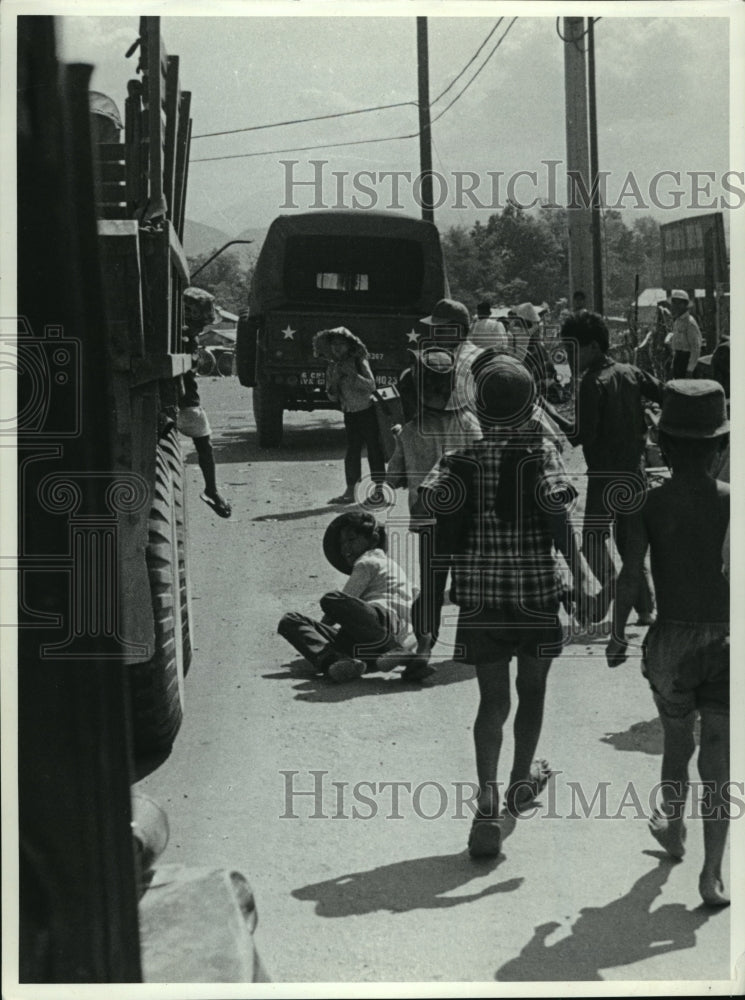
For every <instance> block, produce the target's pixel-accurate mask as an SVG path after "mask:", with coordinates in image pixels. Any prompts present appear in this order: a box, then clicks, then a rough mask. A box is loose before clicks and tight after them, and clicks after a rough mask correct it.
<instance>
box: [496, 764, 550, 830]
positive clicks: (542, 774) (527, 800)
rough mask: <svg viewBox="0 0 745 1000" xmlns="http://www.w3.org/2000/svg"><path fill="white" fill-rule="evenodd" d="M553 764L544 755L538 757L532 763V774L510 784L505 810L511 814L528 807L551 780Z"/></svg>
mask: <svg viewBox="0 0 745 1000" xmlns="http://www.w3.org/2000/svg"><path fill="white" fill-rule="evenodd" d="M553 773H554V772H553V771H552V770H551V765H550V764H549V762H548V761H547V760H545V759H544V758H543V757H541V758H536V759H535V760H534V761H533V763H532V764H531V765H530V776H529V777H528V778H525V779H524V780H523V781H516V782H515V783H514V785H510V787H509V788H508V789H507V794H506V796H505V810H506V812H508V813H510V814H511V815H513V816H514V815H516V814H517V813H521V812H523V811H524V810H525V809H528V808H529V807H530V806H532V804H533V803H534V802H535V800H536V799H537V798H538V796H539V795H540V794H541V792H542V791H543V789H544V788H545V787H546V785H547V784H548V782H549V779H550V778H551V776H552V774H553Z"/></svg>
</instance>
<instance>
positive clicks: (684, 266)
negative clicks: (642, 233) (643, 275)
mask: <svg viewBox="0 0 745 1000" xmlns="http://www.w3.org/2000/svg"><path fill="white" fill-rule="evenodd" d="M660 238H661V241H662V284H663V286H664V287H665V288H667V289H672V288H684V289H686V290H690V289H692V288H705V287H706V286H707V285H708V284H709V283H710V282H711V281H712V279H713V281H714V282H724V283H726V282H728V281H729V269H728V265H727V247H726V244H725V241H724V220H723V217H722V213H721V212H712V213H711V214H710V215H698V216H693V217H692V218H688V219H680V220H678V221H677V222H668V223H667V224H666V225H664V226H660ZM707 279H708V280H707Z"/></svg>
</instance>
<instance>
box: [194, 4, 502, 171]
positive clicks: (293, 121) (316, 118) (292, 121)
mask: <svg viewBox="0 0 745 1000" xmlns="http://www.w3.org/2000/svg"><path fill="white" fill-rule="evenodd" d="M502 21H504V18H503V17H500V18H499V20H498V21H497V23H496V24H495V25H494V27H493V28H492V29H491V31H490V32H489V34H488V35H487V36H486V38H485V39H484V40H483V42H482V43H481V45H479V47H478V49H476V51H475V52H474V54H473V55H472V56H471V58H470V59H469V61H468V62H467V63H466V65H465V66H464V67H463V69H462V70H461V71H460V73H458V75H457V76H456V77H455V78H454V79H453V80H451V81H450V83H449V84H448V85H447V87H446V88H445V89H444V90H443V91H442V92H441V93H439V94H438V95H437V97H436V98H435V99H434V101H432V104H436V103H437V102H438V101H439V100H440V99H441V98H443V97H444V96H445V94H447V92H448V91H449V90H451V89H452V87H453V86H455V84H456V83H457V82H458V80H460V78H461V77H462V76H463V74H464V73H465V72H466V70H467V69H468V67H469V66H470V65H471V64H472V63H473V62H474V60H475V59H476V58H477V57H478V55H479V53H480V52H481V51H482V49H483V48H484V46H485V45H486V44H487V42H488V41H489V39H490V38H491V37H492V35H493V34H494V32H495V31H496V30H497V28H498V27H499V25H500V24H501V23H502ZM406 107H416V101H399V102H398V103H397V104H378V105H375V106H374V107H370V108H357V109H356V110H355V111H339V112H336V113H335V114H329V115H312V116H311V117H309V118H289V119H288V120H287V121H281V122H267V123H266V124H264V125H247V126H245V127H244V128H231V129H225V130H224V131H222V132H202V133H200V134H199V135H193V136H192V137H191V138H192V141H194V140H195V139H212V138H215V137H216V136H220V135H238V134H239V133H241V132H259V131H261V130H262V129H267V128H282V127H283V126H285V125H303V124H306V123H307V122H320V121H325V120H327V119H329V118H346V117H348V116H350V115H364V114H368V113H369V112H371V111H388V110H390V109H391V108H406ZM193 162H197V161H196V160H195V161H193Z"/></svg>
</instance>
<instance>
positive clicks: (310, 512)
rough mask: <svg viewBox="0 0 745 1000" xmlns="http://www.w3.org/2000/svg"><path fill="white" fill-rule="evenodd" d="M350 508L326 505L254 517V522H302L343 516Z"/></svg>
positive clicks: (347, 505) (340, 505) (343, 505)
mask: <svg viewBox="0 0 745 1000" xmlns="http://www.w3.org/2000/svg"><path fill="white" fill-rule="evenodd" d="M348 508H349V504H332V503H327V504H324V506H323V507H309V508H308V509H307V510H291V511H288V512H287V513H286V514H261V515H260V516H259V517H254V518H252V520H254V521H300V520H302V519H303V518H304V517H317V516H318V515H319V514H329V515H332V514H333V515H334V516H335V515H336V514H342V513H344V511H345V510H347V509H348Z"/></svg>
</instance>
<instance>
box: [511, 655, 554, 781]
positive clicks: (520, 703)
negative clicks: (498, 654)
mask: <svg viewBox="0 0 745 1000" xmlns="http://www.w3.org/2000/svg"><path fill="white" fill-rule="evenodd" d="M550 667H551V660H550V659H548V658H545V657H538V656H534V655H531V654H528V653H526V652H524V651H521V652H520V653H518V657H517V678H516V688H517V710H516V712H515V721H514V734H515V756H514V758H513V762H512V773H511V774H510V785H511V786H512V785H515V784H517V783H518V782H527V781H529V779H530V768H531V764H532V763H533V758H534V756H535V752H536V748H537V747H538V740H539V738H540V735H541V726H542V725H543V705H544V702H545V699H546V681H547V679H548V671H549V668H550ZM526 787H527V786H526Z"/></svg>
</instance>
